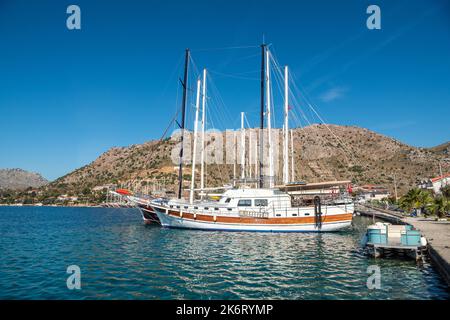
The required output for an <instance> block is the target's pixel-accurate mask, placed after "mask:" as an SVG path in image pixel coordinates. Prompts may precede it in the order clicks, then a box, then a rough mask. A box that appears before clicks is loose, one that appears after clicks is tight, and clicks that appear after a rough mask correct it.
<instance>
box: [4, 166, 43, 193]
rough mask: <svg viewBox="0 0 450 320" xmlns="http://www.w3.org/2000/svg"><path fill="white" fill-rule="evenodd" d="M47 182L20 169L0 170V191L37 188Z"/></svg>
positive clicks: (38, 175) (37, 175) (33, 173)
mask: <svg viewBox="0 0 450 320" xmlns="http://www.w3.org/2000/svg"><path fill="white" fill-rule="evenodd" d="M48 183H49V181H48V180H47V179H45V178H44V177H43V176H42V175H41V174H39V173H36V172H30V171H26V170H23V169H20V168H9V169H8V168H6V169H0V189H9V190H22V189H26V188H29V187H32V188H39V187H42V186H44V185H46V184H48Z"/></svg>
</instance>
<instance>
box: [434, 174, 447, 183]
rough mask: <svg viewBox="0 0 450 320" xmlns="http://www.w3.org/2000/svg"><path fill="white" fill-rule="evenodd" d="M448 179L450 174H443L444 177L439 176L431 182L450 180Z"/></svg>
mask: <svg viewBox="0 0 450 320" xmlns="http://www.w3.org/2000/svg"><path fill="white" fill-rule="evenodd" d="M448 177H450V173H446V174H443V175H442V176H439V177H436V178H431V182H437V181H439V180H442V179H444V178H448Z"/></svg>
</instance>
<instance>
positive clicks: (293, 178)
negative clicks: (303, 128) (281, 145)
mask: <svg viewBox="0 0 450 320" xmlns="http://www.w3.org/2000/svg"><path fill="white" fill-rule="evenodd" d="M293 132H294V129H291V181H295V176H294V172H295V171H294V135H293Z"/></svg>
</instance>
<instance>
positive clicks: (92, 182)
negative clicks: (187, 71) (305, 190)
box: [44, 124, 450, 193]
mask: <svg viewBox="0 0 450 320" xmlns="http://www.w3.org/2000/svg"><path fill="white" fill-rule="evenodd" d="M293 133H294V150H295V152H294V158H295V172H296V174H295V180H303V181H308V182H320V181H326V180H345V179H349V180H352V182H353V183H355V184H366V183H371V184H381V185H385V186H386V187H388V188H389V189H391V190H393V189H394V187H393V181H394V174H395V179H396V181H397V184H398V189H399V192H400V193H403V192H405V191H407V190H408V189H410V188H411V187H413V186H414V184H415V183H416V182H417V181H418V180H420V179H423V178H427V177H431V176H436V175H437V174H438V163H439V162H441V163H444V164H445V165H446V168H448V165H449V164H450V162H449V159H448V148H449V147H450V142H446V143H443V144H441V145H439V146H436V147H432V148H424V147H413V146H410V145H407V144H405V143H403V142H400V141H398V140H396V139H394V138H391V137H388V136H385V135H382V134H379V133H376V132H374V131H371V130H369V129H366V128H361V127H357V126H342V125H333V124H327V125H324V124H314V125H310V126H307V127H303V128H297V129H294V131H293ZM222 134H224V133H222ZM224 141H225V138H224ZM174 144H175V142H174V141H171V140H169V139H165V140H161V141H158V140H152V141H148V142H145V143H143V144H134V145H131V146H128V147H113V148H111V149H109V150H107V151H106V152H104V153H102V154H101V155H100V156H99V157H98V158H97V159H95V160H94V161H92V162H91V163H89V164H87V165H86V166H83V167H81V168H79V169H76V170H74V171H73V172H70V173H68V174H66V175H64V176H62V177H60V178H58V179H56V180H55V181H53V182H52V183H50V184H49V185H48V186H46V187H44V188H46V189H53V191H54V192H56V191H58V190H61V191H62V190H65V191H67V190H69V191H70V192H73V193H76V192H77V191H78V192H79V190H81V189H84V188H93V187H95V186H100V185H106V184H111V183H112V184H125V185H127V186H130V185H133V186H135V185H139V186H144V185H147V184H152V183H154V182H156V181H158V182H159V183H161V181H163V182H164V183H165V184H166V185H167V186H168V189H170V190H174V189H175V185H176V181H177V177H178V172H177V170H176V165H174V164H173V163H172V162H171V160H170V157H169V155H170V152H171V148H172V147H173V146H174ZM280 153H281V152H280ZM187 167H188V168H190V167H189V166H187ZM207 167H208V169H207V170H208V175H207V177H206V180H207V181H206V185H207V186H221V185H223V184H224V183H229V182H230V180H231V179H232V176H233V173H232V170H233V168H232V167H233V166H232V165H227V164H223V165H215V164H212V165H208V166H207ZM238 171H239V172H240V170H239V169H238ZM184 173H185V180H186V181H185V185H184V187H185V188H188V181H187V180H189V179H190V173H191V170H190V169H186V170H185V171H184ZM280 173H281V171H280ZM196 178H199V177H198V176H197V177H196Z"/></svg>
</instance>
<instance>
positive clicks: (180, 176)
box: [178, 49, 190, 199]
mask: <svg viewBox="0 0 450 320" xmlns="http://www.w3.org/2000/svg"><path fill="white" fill-rule="evenodd" d="M189 56H190V51H189V49H186V54H185V62H184V80H183V82H182V85H183V103H182V106H181V149H180V167H179V170H178V199H181V192H182V187H183V144H184V121H185V118H186V100H187V94H186V93H187V85H188V83H187V82H188V68H189Z"/></svg>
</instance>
